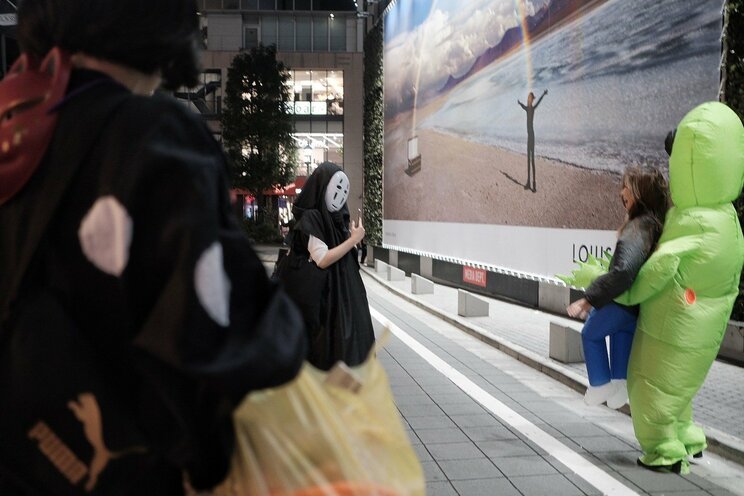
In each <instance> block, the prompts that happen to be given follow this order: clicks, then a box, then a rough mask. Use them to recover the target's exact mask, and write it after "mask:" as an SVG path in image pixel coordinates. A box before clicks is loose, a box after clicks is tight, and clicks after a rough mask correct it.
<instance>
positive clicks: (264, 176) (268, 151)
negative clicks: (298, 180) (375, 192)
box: [222, 45, 297, 220]
mask: <svg viewBox="0 0 744 496" xmlns="http://www.w3.org/2000/svg"><path fill="white" fill-rule="evenodd" d="M288 81H289V72H288V70H287V67H286V66H285V65H284V64H283V63H282V62H280V61H277V60H276V47H274V46H270V47H265V46H262V45H259V46H258V47H256V48H252V49H251V50H250V52H241V53H239V54H238V55H236V56H235V58H234V59H233V61H232V64H231V65H230V68H229V69H228V70H227V85H226V87H225V106H226V108H225V110H224V111H223V113H222V139H223V142H224V145H225V150H226V152H227V156H228V158H229V159H230V167H231V176H232V184H233V185H234V186H235V187H237V188H244V189H247V190H248V191H250V192H251V193H253V194H254V195H255V196H256V200H257V203H258V206H259V215H261V219H263V218H264V214H266V213H267V212H266V210H267V209H268V210H269V212H270V213H272V215H273V216H276V208H273V209H272V208H271V207H269V206H268V205H267V202H266V197H265V195H264V192H265V191H266V190H271V189H273V188H275V187H282V186H285V185H287V184H289V183H290V182H291V181H292V179H294V175H295V168H296V162H297V145H296V144H295V140H294V138H293V137H292V133H293V131H294V127H293V124H292V116H291V114H290V113H289V111H288V103H289V102H291V97H290V88H289V86H288ZM273 220H275V219H273Z"/></svg>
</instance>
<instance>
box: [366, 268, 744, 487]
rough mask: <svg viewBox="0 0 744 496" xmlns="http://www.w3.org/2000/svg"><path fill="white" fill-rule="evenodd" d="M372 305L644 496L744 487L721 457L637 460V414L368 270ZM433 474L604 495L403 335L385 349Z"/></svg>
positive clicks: (447, 481)
mask: <svg viewBox="0 0 744 496" xmlns="http://www.w3.org/2000/svg"><path fill="white" fill-rule="evenodd" d="M365 281H366V282H367V290H368V296H369V300H370V306H371V307H372V308H373V309H375V310H377V311H379V312H380V313H381V314H383V315H384V317H385V318H387V319H389V320H390V321H391V322H393V323H394V324H395V325H396V326H398V327H399V328H400V329H402V330H403V331H404V332H406V333H407V334H409V335H410V336H412V337H413V338H415V339H416V340H417V341H419V342H420V343H422V344H423V345H424V346H426V347H427V348H428V349H429V350H431V351H432V352H434V353H435V354H436V355H437V356H439V357H440V358H441V359H443V360H445V361H446V362H447V363H448V364H449V365H451V366H453V367H455V368H456V369H457V370H458V371H460V372H461V373H462V374H464V375H465V376H466V377H467V378H468V379H470V380H471V381H473V382H474V383H476V384H477V385H478V386H480V387H481V388H482V389H484V390H485V391H486V392H487V393H488V394H490V395H491V396H493V397H494V398H496V399H497V400H499V401H501V402H502V403H504V404H505V405H506V406H508V407H509V408H511V409H512V410H514V411H515V412H517V413H519V414H520V415H522V416H523V417H524V418H526V419H527V420H529V421H530V422H532V423H533V424H535V425H536V426H537V427H539V428H540V429H542V430H543V431H545V432H546V433H548V434H550V435H551V436H553V437H554V438H555V439H557V440H558V441H560V442H561V443H563V444H565V445H567V446H568V447H570V448H571V449H573V450H574V451H575V452H577V453H579V454H581V455H582V456H583V457H585V458H586V459H587V460H588V461H589V462H590V463H592V464H594V465H596V466H598V467H600V468H601V469H602V470H603V471H605V472H606V473H607V474H609V475H610V476H612V477H614V478H615V479H616V480H618V481H620V482H621V483H623V484H624V485H625V486H627V487H628V488H629V489H631V490H632V491H635V492H637V493H638V494H654V495H656V494H658V495H661V494H674V495H687V494H690V495H691V494H713V495H724V494H744V470H742V467H740V466H738V465H735V464H732V463H730V462H727V461H724V460H722V459H720V458H719V457H717V456H715V455H707V456H706V457H705V458H703V462H702V463H696V464H695V465H694V466H693V468H692V474H690V475H688V476H678V475H673V474H656V473H652V472H648V471H646V470H643V469H641V468H639V467H637V466H636V464H635V460H636V458H637V457H638V455H639V451H638V446H637V444H636V442H635V439H634V437H633V432H632V427H631V425H630V419H629V418H628V417H627V416H625V415H623V414H621V413H618V412H615V411H613V410H609V409H607V408H605V407H586V406H585V405H584V404H583V401H582V399H581V395H579V394H578V393H576V392H575V391H573V390H571V389H569V388H568V387H566V386H563V385H562V384H560V383H558V382H556V381H554V380H553V379H551V378H549V377H547V376H545V375H543V374H541V373H540V372H538V371H536V370H534V369H532V368H530V367H528V366H526V365H525V364H523V363H520V362H519V361H517V360H515V359H513V358H511V357H509V356H507V355H505V354H503V353H501V352H499V351H497V350H495V349H493V348H491V347H490V346H488V345H486V344H484V343H482V342H481V341H479V340H477V339H475V338H473V337H471V336H468V335H466V334H465V333H463V332H461V331H459V330H457V329H456V328H454V327H453V326H451V325H450V324H448V323H446V322H444V321H443V320H442V319H439V318H437V317H434V316H432V315H430V314H428V313H427V312H425V311H423V310H421V309H420V308H418V307H416V306H414V305H412V304H410V303H408V302H405V301H404V300H402V299H399V298H397V297H395V296H393V295H391V293H389V292H388V291H387V290H386V289H384V288H382V287H381V286H380V285H378V284H376V283H375V282H372V281H370V280H369V279H368V278H366V277H365ZM380 358H381V360H382V361H383V363H384V365H385V368H386V370H387V371H388V374H389V377H390V382H391V387H392V388H393V393H394V395H395V397H396V403H397V404H398V408H399V410H400V412H401V414H402V415H403V417H404V419H405V422H406V427H407V431H408V433H409V436H410V439H411V442H412V443H413V445H414V448H415V449H416V452H417V453H418V455H419V457H420V460H421V462H422V466H423V468H424V471H425V474H426V479H427V494H429V495H460V496H478V495H489V496H490V495H519V494H522V495H528V496H533V495H534V496H538V495H561V496H562V495H567V496H571V495H585V494H587V495H594V494H600V492H599V491H598V490H597V489H596V488H594V487H593V486H592V485H590V484H589V483H587V482H586V481H585V480H584V479H582V478H580V477H579V476H577V475H576V474H575V473H574V472H573V471H572V470H571V469H569V468H568V467H566V466H565V465H563V464H562V463H561V461H560V460H557V459H555V458H554V457H552V456H550V455H548V453H547V452H546V451H545V450H544V449H543V448H542V447H540V446H538V445H536V444H535V443H533V442H532V441H531V440H529V439H527V437H526V436H525V435H524V434H522V433H521V432H520V431H519V430H517V429H515V428H514V427H511V426H509V425H508V424H507V423H506V422H504V421H502V420H501V419H499V418H498V417H496V416H495V415H493V414H492V413H491V412H489V411H488V410H487V409H485V408H484V407H483V406H481V405H480V404H479V403H478V402H476V401H475V400H473V399H472V398H471V397H470V396H468V395H467V394H465V393H464V392H463V391H462V390H461V389H460V388H459V387H458V386H456V385H455V384H454V383H453V382H452V381H450V380H449V379H448V378H447V377H445V375H443V374H441V373H440V372H439V371H437V370H435V369H434V368H433V367H432V366H431V365H430V364H429V363H427V362H426V361H425V360H424V359H422V358H421V357H420V356H419V355H418V354H417V353H415V352H414V351H413V350H412V349H411V348H409V347H408V346H407V345H405V344H404V343H403V342H402V341H400V340H398V339H397V338H393V339H391V341H390V342H389V343H388V344H387V345H386V346H385V348H384V350H383V351H382V352H381V353H380Z"/></svg>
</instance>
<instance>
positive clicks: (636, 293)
mask: <svg viewBox="0 0 744 496" xmlns="http://www.w3.org/2000/svg"><path fill="white" fill-rule="evenodd" d="M702 243H703V235H702V234H694V235H690V236H683V237H681V238H677V239H673V240H670V241H665V242H663V243H661V244H660V245H659V246H658V248H657V250H656V251H655V252H654V253H653V254H652V255H651V256H650V257H649V259H648V260H647V261H646V263H645V264H643V267H641V271H640V272H639V273H638V276H637V277H636V279H635V282H634V283H633V286H632V287H631V288H630V289H629V290H627V291H626V292H625V293H623V294H621V295H620V296H618V297H617V298H615V302H617V303H620V304H621V305H628V306H631V305H638V304H639V303H642V302H644V301H646V300H648V299H649V298H651V297H653V296H654V295H656V294H657V293H659V292H660V291H661V290H663V289H664V288H665V287H666V286H667V284H669V282H670V281H671V280H672V278H673V277H674V275H675V274H676V273H677V268H678V267H679V263H680V260H681V259H682V258H684V257H685V256H687V255H689V254H690V253H694V252H696V251H697V250H698V249H699V248H700V246H701V245H702Z"/></svg>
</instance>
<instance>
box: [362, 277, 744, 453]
mask: <svg viewBox="0 0 744 496" xmlns="http://www.w3.org/2000/svg"><path fill="white" fill-rule="evenodd" d="M368 276H369V277H372V278H375V279H376V280H377V281H379V282H380V283H381V284H384V285H387V286H389V287H391V288H393V289H395V290H397V291H400V292H402V293H407V295H408V296H409V297H410V298H413V299H416V300H419V301H420V302H422V303H424V304H426V305H430V306H432V307H434V308H436V309H438V310H440V311H442V312H444V313H447V314H451V315H453V316H456V315H457V290H456V289H454V288H450V287H447V286H442V285H436V290H435V292H434V294H429V295H415V296H414V295H411V293H410V288H411V283H410V278H406V280H405V281H397V282H389V281H381V280H380V279H379V278H377V277H376V275H375V274H374V272H373V271H371V270H368ZM486 299H487V300H488V301H489V305H490V315H489V316H488V317H476V318H468V319H464V318H461V319H463V320H467V322H468V323H470V324H472V325H474V326H475V327H477V328H479V329H481V330H483V331H484V332H486V333H488V334H491V335H493V336H496V337H498V338H500V339H502V340H505V341H507V342H509V343H512V344H515V345H517V346H519V347H522V348H524V349H526V350H529V351H531V352H534V353H536V354H537V355H538V356H540V357H543V358H544V359H545V360H547V361H549V362H551V364H552V365H554V366H555V367H557V368H560V369H568V370H570V371H571V372H572V373H574V374H578V375H579V376H581V377H583V378H586V367H585V366H584V364H583V363H575V364H568V365H567V364H562V363H560V362H557V361H555V360H551V359H549V358H548V330H549V327H550V322H551V321H555V322H559V323H565V324H570V325H572V326H573V327H578V326H580V323H578V322H576V321H572V320H569V319H567V318H563V317H559V316H557V315H553V314H550V313H545V312H540V311H538V310H534V309H530V308H526V307H523V306H520V305H513V304H509V303H506V302H503V301H500V300H496V299H490V298H486ZM693 408H694V414H695V420H696V421H697V422H699V423H701V424H702V425H703V426H705V427H708V428H713V429H714V430H715V431H716V432H715V434H720V437H723V438H725V439H721V441H725V442H727V443H729V444H731V445H732V446H735V447H736V449H738V450H742V451H744V421H743V420H742V412H744V368H742V367H739V366H736V365H731V364H728V363H725V362H721V361H716V362H714V364H713V367H712V368H711V370H710V373H709V374H708V377H707V379H706V381H705V384H703V387H702V388H701V390H700V392H699V393H698V395H697V396H696V397H695V400H694V405H693Z"/></svg>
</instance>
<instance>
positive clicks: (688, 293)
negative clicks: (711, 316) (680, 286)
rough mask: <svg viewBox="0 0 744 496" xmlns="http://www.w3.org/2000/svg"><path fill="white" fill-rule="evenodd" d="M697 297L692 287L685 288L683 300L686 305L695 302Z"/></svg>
mask: <svg viewBox="0 0 744 496" xmlns="http://www.w3.org/2000/svg"><path fill="white" fill-rule="evenodd" d="M696 299H697V295H696V294H695V291H694V290H693V289H692V288H687V289H685V301H686V302H687V304H688V305H692V304H693V303H695V300H696Z"/></svg>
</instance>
